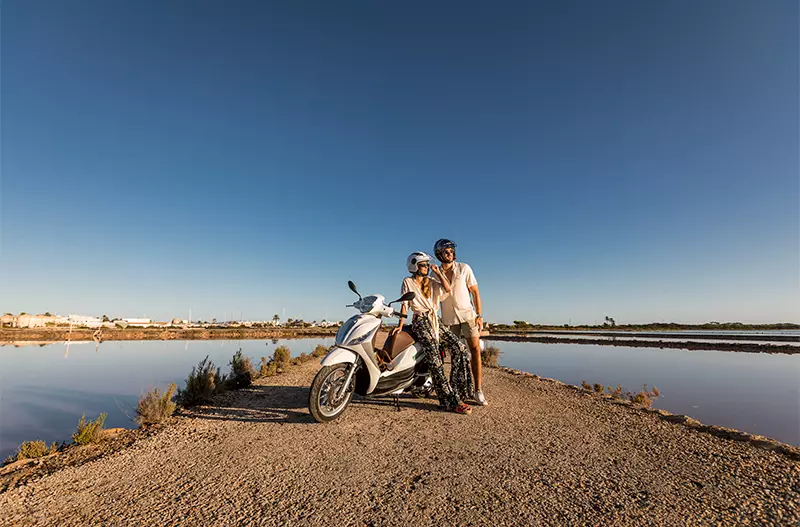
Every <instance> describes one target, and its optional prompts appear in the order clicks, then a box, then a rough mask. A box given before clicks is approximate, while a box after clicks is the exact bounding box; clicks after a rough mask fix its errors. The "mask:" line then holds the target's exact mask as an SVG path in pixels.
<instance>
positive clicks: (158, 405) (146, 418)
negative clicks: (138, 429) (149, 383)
mask: <svg viewBox="0 0 800 527" xmlns="http://www.w3.org/2000/svg"><path fill="white" fill-rule="evenodd" d="M174 394H175V383H174V382H173V383H172V384H170V385H169V388H167V391H166V392H164V393H163V394H161V393H158V388H156V389H154V390H150V391H149V392H147V393H146V394H144V395H143V396H142V397H141V398H140V399H139V404H138V405H137V406H136V417H135V418H134V419H133V420H134V421H135V422H136V424H137V425H139V426H147V425H152V424H157V423H160V422H161V421H164V420H165V419H168V418H169V417H170V416H171V415H172V414H173V413H174V412H175V403H173V402H172V396H173V395H174Z"/></svg>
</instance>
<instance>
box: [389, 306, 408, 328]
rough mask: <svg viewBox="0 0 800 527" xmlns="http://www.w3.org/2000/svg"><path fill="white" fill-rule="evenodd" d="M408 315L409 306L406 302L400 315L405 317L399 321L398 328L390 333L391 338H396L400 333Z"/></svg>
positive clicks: (401, 308)
mask: <svg viewBox="0 0 800 527" xmlns="http://www.w3.org/2000/svg"><path fill="white" fill-rule="evenodd" d="M406 313H408V306H407V305H406V303H405V302H403V303H402V304H401V307H400V314H401V315H403V316H402V317H400V319H399V320H398V321H397V327H396V328H392V331H391V332H390V333H389V335H390V336H395V335H397V334H398V333H399V332H400V329H402V327H403V320H404V319H405V315H406Z"/></svg>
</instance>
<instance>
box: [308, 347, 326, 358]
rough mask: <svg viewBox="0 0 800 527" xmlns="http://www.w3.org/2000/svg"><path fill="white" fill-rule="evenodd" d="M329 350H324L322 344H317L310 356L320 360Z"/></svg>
mask: <svg viewBox="0 0 800 527" xmlns="http://www.w3.org/2000/svg"><path fill="white" fill-rule="evenodd" d="M328 350H329V348H326V347H325V346H323V345H322V344H317V347H316V348H314V351H312V352H311V356H312V357H314V358H315V359H321V358H322V357H324V356H325V355H327V354H328Z"/></svg>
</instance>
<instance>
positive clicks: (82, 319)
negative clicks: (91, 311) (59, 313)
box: [67, 315, 103, 328]
mask: <svg viewBox="0 0 800 527" xmlns="http://www.w3.org/2000/svg"><path fill="white" fill-rule="evenodd" d="M67 321H68V322H69V323H70V324H72V325H75V326H86V327H89V328H99V327H100V326H102V325H103V320H102V319H100V318H97V317H90V316H87V315H70V316H68V317H67Z"/></svg>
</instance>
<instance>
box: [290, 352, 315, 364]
mask: <svg viewBox="0 0 800 527" xmlns="http://www.w3.org/2000/svg"><path fill="white" fill-rule="evenodd" d="M310 358H311V355H309V354H308V353H301V354H300V355H298V356H297V357H295V358H294V359H292V364H293V365H295V366H299V365H300V364H303V363H304V362H308V360H309V359H310Z"/></svg>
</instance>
